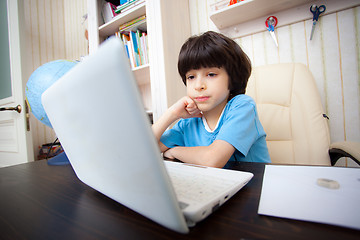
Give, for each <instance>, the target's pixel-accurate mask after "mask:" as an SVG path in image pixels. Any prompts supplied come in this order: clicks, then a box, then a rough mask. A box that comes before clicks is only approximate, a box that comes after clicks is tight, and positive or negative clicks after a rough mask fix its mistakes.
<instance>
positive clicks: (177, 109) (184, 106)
mask: <svg viewBox="0 0 360 240" xmlns="http://www.w3.org/2000/svg"><path fill="white" fill-rule="evenodd" d="M169 110H170V111H172V113H173V114H174V115H176V116H177V117H178V118H193V117H201V116H202V113H201V111H200V110H199V109H198V107H197V105H196V103H195V102H194V100H192V99H191V98H190V97H188V96H185V97H183V98H181V99H180V100H178V101H177V102H176V103H175V104H174V105H172V106H171V107H170V109H169Z"/></svg>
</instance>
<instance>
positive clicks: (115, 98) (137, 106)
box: [42, 38, 253, 233]
mask: <svg viewBox="0 0 360 240" xmlns="http://www.w3.org/2000/svg"><path fill="white" fill-rule="evenodd" d="M42 103H43V105H44V108H45V110H46V113H47V115H48V117H49V119H50V122H51V124H52V126H53V128H54V130H55V133H56V135H57V136H58V138H59V140H60V143H61V144H62V146H63V148H64V150H65V152H66V154H67V156H68V158H69V161H70V163H71V165H72V167H73V169H74V171H75V173H76V174H77V176H78V178H79V179H80V180H81V181H83V182H84V183H86V184H87V185H89V186H90V187H92V188H94V189H96V190H97V191H99V192H101V193H103V194H105V195H107V196H108V197H110V198H112V199H114V200H115V201H118V202H119V203H121V204H123V205H125V206H127V207H129V208H131V209H133V210H134V211H136V212H138V213H140V214H142V215H144V216H146V217H148V218H150V219H152V220H153V221H155V222H157V223H159V224H161V225H164V226H166V227H168V228H170V229H173V230H175V231H178V232H182V233H186V232H188V231H189V229H188V225H189V226H193V225H194V224H195V223H196V222H198V221H201V220H202V219H204V218H205V217H206V216H208V215H209V214H211V213H212V212H213V211H214V210H216V209H217V208H218V207H219V206H220V205H222V204H223V203H224V202H225V201H227V200H228V199H229V198H230V197H231V196H232V195H233V194H235V193H236V192H237V191H238V190H240V189H241V188H242V187H243V186H244V185H246V183H247V182H248V181H250V179H251V178H252V177H253V174H252V173H247V172H240V171H231V170H224V169H214V168H205V167H196V166H190V165H185V164H179V163H173V162H169V163H167V164H166V166H165V164H164V161H163V159H162V157H161V155H160V150H159V147H158V144H157V141H156V139H155V137H154V135H153V132H152V130H151V126H150V121H149V119H148V116H147V115H146V113H145V110H144V106H143V104H142V100H141V96H140V94H139V91H138V88H137V85H136V81H135V79H134V76H133V73H132V71H131V69H130V65H129V61H128V59H127V57H126V53H125V50H124V47H123V45H122V43H121V42H120V40H119V39H116V38H112V39H110V40H107V41H106V42H105V43H104V44H102V45H101V46H100V48H99V50H98V51H97V52H96V53H94V54H93V55H91V56H89V57H87V58H85V59H84V60H83V62H81V63H78V64H77V65H76V66H75V67H74V68H73V69H71V70H70V71H69V72H68V73H67V74H65V75H64V76H63V77H62V78H61V79H60V80H59V81H57V82H56V83H55V84H54V85H53V86H51V87H50V88H49V89H48V90H47V91H45V93H44V94H43V96H42ZM167 169H169V171H170V172H171V171H172V172H174V171H175V172H180V171H181V173H186V172H188V171H191V172H190V173H188V177H187V178H189V179H190V180H194V181H195V177H196V178H197V177H200V176H201V175H202V174H205V175H208V176H209V175H210V176H212V178H214V179H215V178H216V176H218V175H219V176H220V179H221V180H220V181H223V182H224V184H221V185H223V186H226V188H225V189H224V190H221V191H217V193H216V194H213V192H211V193H209V194H212V196H211V198H206V197H204V194H203V196H202V197H200V196H199V197H198V198H197V199H196V200H195V201H191V200H187V199H186V198H185V197H184V193H183V192H181V191H179V192H178V193H177V194H176V193H175V191H174V189H177V190H178V189H179V188H177V187H173V185H172V182H176V181H177V180H178V178H179V176H178V178H175V177H173V178H172V180H171V177H169V174H168V171H167ZM177 169H179V170H177ZM185 180H186V179H184V180H181V181H180V183H183V182H185ZM197 181H199V182H202V181H205V180H201V179H200V180H197ZM226 181H228V182H231V183H230V184H229V185H225V182H226ZM209 184H210V183H206V186H205V187H208V185H209ZM215 184H218V185H219V182H215ZM200 195H201V193H200ZM178 198H179V199H178ZM200 198H201V199H204V201H203V202H201V201H200ZM194 202H195V205H193V203H194Z"/></svg>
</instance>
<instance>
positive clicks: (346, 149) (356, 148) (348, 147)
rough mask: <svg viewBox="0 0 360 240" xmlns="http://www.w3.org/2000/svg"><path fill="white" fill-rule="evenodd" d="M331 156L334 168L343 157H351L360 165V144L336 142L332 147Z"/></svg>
mask: <svg viewBox="0 0 360 240" xmlns="http://www.w3.org/2000/svg"><path fill="white" fill-rule="evenodd" d="M329 155H330V160H331V165H332V166H334V165H335V164H336V162H337V160H339V158H341V157H349V158H351V159H352V160H354V161H355V162H356V163H357V164H358V165H360V142H335V143H332V144H331V145H330V149H329Z"/></svg>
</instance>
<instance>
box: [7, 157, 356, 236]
mask: <svg viewBox="0 0 360 240" xmlns="http://www.w3.org/2000/svg"><path fill="white" fill-rule="evenodd" d="M264 166H265V165H264V164H261V163H234V164H233V165H232V166H231V168H232V169H235V170H243V171H249V172H252V173H254V178H253V179H252V180H251V181H250V182H249V183H248V185H246V186H245V187H244V188H243V189H242V190H240V191H239V192H238V193H237V194H236V195H235V196H234V197H233V198H231V199H230V200H229V201H228V202H227V203H226V204H225V205H223V206H222V207H220V208H219V209H218V210H217V211H216V212H214V213H213V214H212V215H210V216H209V217H208V218H207V219H205V220H204V221H202V222H200V223H198V224H197V225H196V226H195V227H194V228H191V229H190V233H189V234H187V235H182V234H178V233H176V232H173V231H171V230H168V229H166V228H164V227H162V226H160V225H158V224H156V223H154V222H152V221H151V220H148V219H147V218H145V217H143V216H141V215H140V214H138V213H136V212H134V211H132V210H130V209H128V208H126V207H124V206H122V205H121V204H119V203H117V202H115V201H113V200H111V199H109V198H108V197H106V196H104V195H102V194H101V193H99V192H97V191H95V190H93V189H92V188H90V187H88V186H86V185H85V184H83V183H82V182H81V181H80V180H78V178H77V177H76V175H75V173H74V171H73V169H72V167H71V166H70V165H67V166H49V165H47V163H46V161H44V160H43V161H36V162H32V163H26V164H21V165H17V166H13V167H6V168H1V169H0V239H359V236H360V231H356V230H352V229H347V228H342V227H336V226H331V225H326V224H318V223H310V222H303V221H296V220H288V219H282V218H275V217H267V216H260V215H258V214H257V209H258V204H259V198H260V193H261V185H262V178H263V172H264Z"/></svg>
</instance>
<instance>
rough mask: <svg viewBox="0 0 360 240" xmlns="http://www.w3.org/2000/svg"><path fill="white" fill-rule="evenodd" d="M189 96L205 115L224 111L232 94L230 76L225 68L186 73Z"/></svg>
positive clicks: (202, 69)
mask: <svg viewBox="0 0 360 240" xmlns="http://www.w3.org/2000/svg"><path fill="white" fill-rule="evenodd" d="M186 89H187V95H188V96H189V97H191V98H192V99H193V100H194V101H195V103H196V104H197V106H198V108H199V109H200V111H202V112H203V113H206V112H209V111H211V110H215V109H219V110H220V111H222V109H223V108H224V106H225V105H226V103H227V99H228V97H229V94H230V90H229V75H228V74H227V72H226V70H225V69H224V68H217V67H211V68H200V69H193V70H190V71H189V72H187V73H186Z"/></svg>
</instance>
